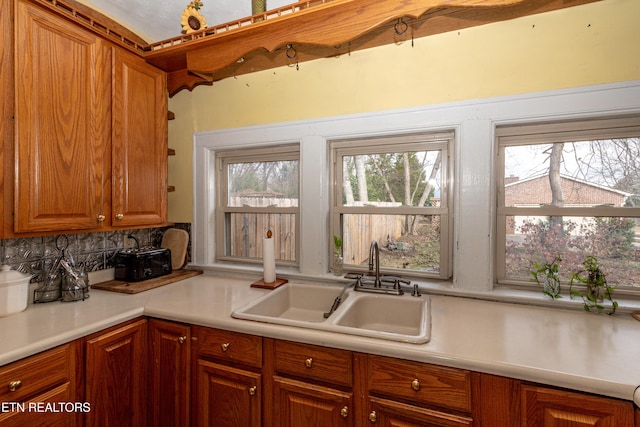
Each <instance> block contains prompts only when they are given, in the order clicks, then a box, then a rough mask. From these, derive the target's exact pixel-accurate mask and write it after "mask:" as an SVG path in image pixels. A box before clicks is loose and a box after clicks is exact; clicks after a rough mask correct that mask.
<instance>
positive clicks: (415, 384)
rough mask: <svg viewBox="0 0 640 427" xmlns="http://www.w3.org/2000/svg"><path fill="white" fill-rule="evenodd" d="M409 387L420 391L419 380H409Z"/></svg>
mask: <svg viewBox="0 0 640 427" xmlns="http://www.w3.org/2000/svg"><path fill="white" fill-rule="evenodd" d="M411 388H412V389H414V390H415V391H420V380H419V379H417V378H416V379H414V380H413V381H411Z"/></svg>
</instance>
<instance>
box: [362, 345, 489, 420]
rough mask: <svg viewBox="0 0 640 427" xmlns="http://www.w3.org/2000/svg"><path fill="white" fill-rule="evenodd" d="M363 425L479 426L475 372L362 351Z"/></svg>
mask: <svg viewBox="0 0 640 427" xmlns="http://www.w3.org/2000/svg"><path fill="white" fill-rule="evenodd" d="M356 360H357V361H358V364H357V376H358V379H357V380H356V381H359V382H360V383H361V385H360V388H361V389H362V390H363V395H364V404H363V411H362V413H361V422H362V425H371V426H385V427H390V426H399V425H402V426H406V427H410V426H434V427H435V426H442V427H461V426H475V425H476V424H474V422H473V419H472V417H471V411H472V405H471V400H472V395H471V372H470V371H467V370H463V369H455V368H447V367H442V366H435V365H430V364H426V363H419V362H412V361H407V360H400V359H395V358H390V357H383V356H374V355H368V354H358V355H357V357H356Z"/></svg>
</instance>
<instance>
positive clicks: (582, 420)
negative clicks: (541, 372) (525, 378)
mask: <svg viewBox="0 0 640 427" xmlns="http://www.w3.org/2000/svg"><path fill="white" fill-rule="evenodd" d="M522 414H523V417H524V422H523V424H522V425H523V426H527V427H540V426H543V427H560V426H562V427H587V426H597V427H618V426H633V423H634V420H633V404H632V403H631V402H625V401H620V400H615V399H610V398H605V397H599V396H592V395H586V394H582V393H575V392H569V391H564V390H555V389H550V388H545V387H536V386H524V387H523V391H522Z"/></svg>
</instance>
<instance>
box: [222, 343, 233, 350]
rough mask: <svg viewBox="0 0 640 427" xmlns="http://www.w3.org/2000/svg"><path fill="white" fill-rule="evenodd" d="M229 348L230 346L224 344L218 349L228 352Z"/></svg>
mask: <svg viewBox="0 0 640 427" xmlns="http://www.w3.org/2000/svg"><path fill="white" fill-rule="evenodd" d="M229 346H231V344H230V343H228V342H226V343H224V344H222V345H220V348H221V349H222V351H227V350H229Z"/></svg>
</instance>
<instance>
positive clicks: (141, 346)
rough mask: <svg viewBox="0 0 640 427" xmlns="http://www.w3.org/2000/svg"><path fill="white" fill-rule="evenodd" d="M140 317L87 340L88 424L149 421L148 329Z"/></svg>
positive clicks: (107, 426) (110, 425)
mask: <svg viewBox="0 0 640 427" xmlns="http://www.w3.org/2000/svg"><path fill="white" fill-rule="evenodd" d="M146 326H147V321H146V320H139V321H137V322H134V323H130V324H128V325H125V326H122V327H120V328H117V329H115V330H112V331H110V332H106V333H104V334H102V335H99V336H97V337H95V338H92V339H89V340H87V343H86V396H85V399H86V401H87V402H89V403H90V404H91V411H90V412H89V413H87V418H86V421H87V426H88V427H93V426H104V427H121V426H136V427H140V426H145V425H146V415H147V414H146V412H147V411H146V407H147V399H146V393H145V390H146V372H147V363H146V357H145V356H146V351H145V349H146V331H147V328H146Z"/></svg>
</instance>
